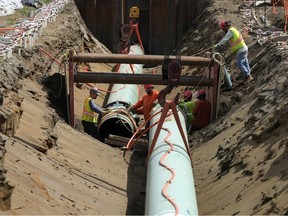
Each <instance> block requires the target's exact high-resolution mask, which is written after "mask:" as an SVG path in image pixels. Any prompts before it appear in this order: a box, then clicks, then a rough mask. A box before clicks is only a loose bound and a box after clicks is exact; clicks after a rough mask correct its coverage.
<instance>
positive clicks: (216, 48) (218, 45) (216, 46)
mask: <svg viewBox="0 0 288 216" xmlns="http://www.w3.org/2000/svg"><path fill="white" fill-rule="evenodd" d="M220 46H221V45H220V44H218V43H217V44H215V45H214V50H215V51H216V52H218V51H219V50H220Z"/></svg>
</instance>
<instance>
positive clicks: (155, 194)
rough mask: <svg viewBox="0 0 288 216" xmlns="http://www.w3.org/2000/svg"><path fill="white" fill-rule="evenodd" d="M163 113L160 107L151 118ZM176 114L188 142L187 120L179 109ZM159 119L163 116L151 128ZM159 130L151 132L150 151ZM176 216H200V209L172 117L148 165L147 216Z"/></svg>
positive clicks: (166, 121)
mask: <svg viewBox="0 0 288 216" xmlns="http://www.w3.org/2000/svg"><path fill="white" fill-rule="evenodd" d="M161 109H162V107H160V105H157V106H156V107H155V108H154V109H153V110H152V115H154V114H156V113H157V112H159V111H161ZM170 111H171V110H170ZM177 111H178V115H179V118H180V122H181V127H182V128H183V131H184V134H185V139H186V141H187V133H186V129H185V128H186V125H185V118H184V116H183V114H182V113H181V112H180V111H179V110H178V109H177ZM160 116H161V112H160V113H159V114H158V115H156V116H155V117H153V118H152V119H151V123H150V125H153V124H154V123H155V122H157V121H158V120H159V119H160ZM156 128H157V125H156V126H154V127H152V128H151V129H150V131H149V148H151V143H152V140H153V138H154V137H155V131H156ZM169 134H170V136H169V137H167V136H168V135H169ZM165 138H166V139H167V141H168V142H169V143H170V144H171V145H169V144H168V143H167V142H166V141H165ZM187 143H188V141H187ZM161 164H164V166H163V165H161ZM169 199H170V201H169ZM176 214H177V215H185V216H186V215H187V216H188V215H198V207H197V200H196V192H195V186H194V178H193V169H192V162H191V159H190V156H189V153H188V152H187V150H186V147H185V143H184V141H183V139H182V136H181V134H180V131H179V128H178V126H177V123H176V121H175V117H174V115H173V114H172V115H170V116H168V117H166V119H165V121H164V123H163V126H162V129H161V131H160V133H159V136H158V139H157V141H156V144H155V147H154V150H153V152H152V154H151V156H150V157H149V159H148V162H147V183H146V202H145V215H176Z"/></svg>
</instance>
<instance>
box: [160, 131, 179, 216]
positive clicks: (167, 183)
mask: <svg viewBox="0 0 288 216" xmlns="http://www.w3.org/2000/svg"><path fill="white" fill-rule="evenodd" d="M162 129H163V130H166V131H167V132H168V134H167V136H166V137H165V138H164V140H165V142H166V143H167V144H168V145H169V146H170V149H169V150H168V151H166V152H165V154H164V155H163V156H162V157H161V159H160V161H159V163H160V164H161V165H162V166H163V167H165V168H166V169H167V170H169V171H170V172H171V173H172V176H171V177H170V178H169V180H168V181H166V183H165V185H164V187H163V189H162V194H163V195H164V197H165V198H166V199H167V200H168V201H169V202H170V203H171V204H172V205H173V206H174V208H175V215H178V213H179V207H178V205H177V203H176V202H174V201H173V200H172V199H171V197H170V196H169V195H168V194H167V188H168V187H169V185H170V184H171V183H172V180H173V179H174V178H175V175H176V173H175V172H174V170H173V169H172V168H170V167H168V166H167V165H165V164H164V163H163V161H164V159H165V158H166V157H167V155H168V154H170V153H171V151H173V149H174V146H173V144H172V143H171V142H169V141H168V138H169V137H170V136H171V135H172V133H171V131H170V130H169V129H168V128H162Z"/></svg>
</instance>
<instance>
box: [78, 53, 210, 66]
mask: <svg viewBox="0 0 288 216" xmlns="http://www.w3.org/2000/svg"><path fill="white" fill-rule="evenodd" d="M164 60H177V61H180V64H181V65H193V66H213V60H212V59H210V58H204V57H198V56H180V57H179V56H161V55H126V54H96V53H80V54H76V55H74V56H73V61H74V62H91V63H121V64H148V65H162V64H163V63H164Z"/></svg>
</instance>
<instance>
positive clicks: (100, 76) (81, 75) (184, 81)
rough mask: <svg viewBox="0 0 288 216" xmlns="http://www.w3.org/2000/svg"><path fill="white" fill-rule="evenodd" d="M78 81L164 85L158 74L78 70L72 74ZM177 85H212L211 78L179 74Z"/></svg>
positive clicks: (164, 82) (75, 80)
mask: <svg viewBox="0 0 288 216" xmlns="http://www.w3.org/2000/svg"><path fill="white" fill-rule="evenodd" d="M74 82H78V83H117V84H146V83H150V84H154V85H166V84H167V83H166V81H163V77H162V75H159V74H149V75H147V74H125V73H105V72H78V73H76V74H75V75H74ZM179 86H208V87H211V86H213V79H211V78H204V77H202V76H181V77H180V81H179Z"/></svg>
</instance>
